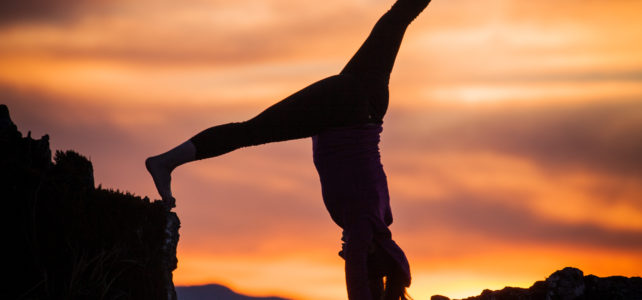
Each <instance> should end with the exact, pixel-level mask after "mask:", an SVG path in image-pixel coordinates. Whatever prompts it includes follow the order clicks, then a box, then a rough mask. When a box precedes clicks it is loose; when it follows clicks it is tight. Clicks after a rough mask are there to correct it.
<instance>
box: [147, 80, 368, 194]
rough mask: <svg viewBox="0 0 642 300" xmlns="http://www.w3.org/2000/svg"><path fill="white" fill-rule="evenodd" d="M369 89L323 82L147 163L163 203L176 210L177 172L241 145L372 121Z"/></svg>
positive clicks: (355, 83) (352, 83)
mask: <svg viewBox="0 0 642 300" xmlns="http://www.w3.org/2000/svg"><path fill="white" fill-rule="evenodd" d="M367 94H368V91H367V90H366V89H365V88H364V87H363V86H362V85H361V84H360V82H359V81H358V80H357V78H356V77H355V76H352V75H349V74H344V75H337V76H332V77H329V78H326V79H324V80H321V81H318V82H316V83H314V84H312V85H310V86H308V87H306V88H304V89H302V90H301V91H299V92H297V93H295V94H293V95H291V96H289V97H287V98H286V99H284V100H282V101H280V102H278V103H276V104H274V105H272V106H271V107H269V108H268V109H266V110H265V111H263V112H262V113H260V114H259V115H257V116H256V117H254V118H252V119H250V120H248V121H245V122H240V123H229V124H223V125H219V126H214V127H211V128H208V129H206V130H204V131H202V132H200V133H199V134H197V135H196V136H194V137H192V138H191V139H190V140H189V141H187V142H185V143H183V144H181V145H179V146H178V147H176V148H174V149H172V150H170V151H168V152H165V153H163V154H161V155H158V156H154V157H150V158H149V159H147V160H146V162H145V165H146V167H147V170H148V171H149V172H150V174H151V175H152V178H153V179H154V184H155V185H156V189H157V190H158V192H159V194H160V195H161V197H162V198H163V200H164V201H165V202H166V203H168V205H169V206H173V201H174V200H173V197H172V193H171V189H170V181H171V176H170V174H171V172H172V170H174V168H176V167H177V166H179V165H181V164H184V163H187V162H190V161H193V160H197V159H205V158H209V157H214V156H218V155H221V154H225V153H227V152H230V151H233V150H235V149H238V148H241V147H247V146H252V145H259V144H264V143H269V142H277V141H284V140H291V139H298V138H304V137H309V136H312V135H315V134H318V133H319V132H320V131H322V130H323V129H325V128H329V127H341V126H348V125H354V124H363V123H366V122H368V117H369V114H368V104H367V102H368V97H367V96H365V95H367Z"/></svg>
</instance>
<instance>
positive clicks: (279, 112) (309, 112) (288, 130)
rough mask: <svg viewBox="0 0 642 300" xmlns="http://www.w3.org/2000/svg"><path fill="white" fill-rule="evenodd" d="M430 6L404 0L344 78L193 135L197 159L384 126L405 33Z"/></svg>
mask: <svg viewBox="0 0 642 300" xmlns="http://www.w3.org/2000/svg"><path fill="white" fill-rule="evenodd" d="M429 2H430V0H398V1H397V2H396V3H395V4H394V5H393V6H392V8H390V10H389V11H388V12H386V13H385V14H384V15H383V16H382V17H381V18H380V19H379V21H378V22H377V23H376V25H375V26H374V28H373V29H372V32H371V33H370V35H369V36H368V38H367V39H366V41H365V42H364V43H363V45H362V46H361V47H360V48H359V50H358V51H357V53H356V54H355V55H354V56H353V57H352V59H351V60H350V61H349V62H348V64H347V65H346V66H345V67H344V69H343V70H342V71H341V72H340V73H339V74H338V75H335V76H331V77H328V78H325V79H323V80H320V81H318V82H316V83H313V84H311V85H309V86H308V87H306V88H304V89H302V90H300V91H298V92H296V93H294V94H293V95H291V96H289V97H287V98H285V99H283V100H282V101H280V102H278V103H276V104H274V105H272V106H271V107H269V108H267V109H266V110H264V111H263V112H261V113H260V114H259V115H257V116H256V117H254V118H252V119H250V120H247V121H245V122H238V123H228V124H223V125H219V126H214V127H211V128H208V129H206V130H204V131H202V132H200V133H198V134H197V135H195V136H194V137H192V138H191V139H190V140H191V141H192V143H194V146H195V148H196V158H197V159H205V158H210V157H214V156H219V155H221V154H225V153H227V152H230V151H233V150H236V149H239V148H242V147H247V146H254V145H260V144H265V143H270V142H278V141H285V140H292V139H299V138H305V137H310V136H314V135H317V134H319V133H320V132H322V131H324V130H326V129H328V128H334V127H344V126H352V125H359V124H367V123H378V124H380V123H382V122H383V116H384V115H385V113H386V110H387V108H388V82H389V79H390V73H391V72H392V67H393V65H394V62H395V58H396V56H397V52H398V51H399V46H400V45H401V41H402V39H403V35H404V33H405V31H406V28H407V27H408V25H409V24H410V23H411V22H412V20H414V19H415V18H416V17H417V16H418V15H419V13H421V11H423V9H424V8H425V7H426V6H427V5H428V3H429Z"/></svg>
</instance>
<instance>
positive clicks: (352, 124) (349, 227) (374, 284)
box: [145, 0, 430, 300]
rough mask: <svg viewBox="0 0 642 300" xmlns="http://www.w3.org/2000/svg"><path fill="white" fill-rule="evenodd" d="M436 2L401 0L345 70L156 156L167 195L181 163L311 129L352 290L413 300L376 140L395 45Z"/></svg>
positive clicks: (159, 182)
mask: <svg viewBox="0 0 642 300" xmlns="http://www.w3.org/2000/svg"><path fill="white" fill-rule="evenodd" d="M429 2H430V0H398V1H396V2H395V3H394V4H393V6H392V7H391V8H390V10H389V11H388V12H386V13H385V14H384V15H383V16H382V17H381V18H380V19H379V20H378V22H377V23H376V24H375V26H374V28H373V29H372V32H371V33H370V35H369V36H368V38H367V39H366V41H365V42H364V43H363V45H362V46H361V47H360V48H359V50H358V51H357V52H356V54H355V55H354V56H353V57H352V59H351V60H350V61H349V62H348V63H347V65H346V66H345V67H344V69H343V70H342V71H341V72H340V73H339V74H338V75H335V76H331V77H328V78H325V79H323V80H320V81H318V82H316V83H314V84H312V85H310V86H308V87H306V88H304V89H302V90H300V91H298V92H296V93H295V94H293V95H291V96H289V97H287V98H285V99H284V100H282V101H280V102H278V103H276V104H274V105H272V106H271V107H269V108H267V109H266V110H265V111H263V112H261V113H260V114H259V115H257V116H256V117H254V118H252V119H250V120H247V121H245V122H239V123H228V124H223V125H218V126H214V127H211V128H208V129H206V130H204V131H202V132H200V133H198V134H197V135H195V136H194V137H192V138H191V139H189V140H188V141H186V142H185V143H183V144H181V145H179V146H177V147H176V148H174V149H171V150H170V151H168V152H165V153H163V154H160V155H157V156H153V157H150V158H148V159H147V160H146V161H145V165H146V167H147V170H148V171H149V173H150V174H151V176H152V178H153V180H154V184H155V185H156V188H157V190H158V193H159V194H160V196H161V197H162V199H163V201H164V202H165V203H166V204H167V205H168V206H169V207H173V206H174V201H175V200H174V198H173V196H172V192H171V188H170V181H171V176H170V174H171V172H172V171H173V170H174V168H176V167H177V166H179V165H182V164H184V163H187V162H190V161H194V160H200V159H205V158H210V157H214V156H218V155H222V154H225V153H227V152H230V151H233V150H235V149H239V148H242V147H247V146H252V145H260V144H264V143H269V142H277V141H285V140H292V139H299V138H305V137H312V140H313V153H314V155H313V157H314V164H315V167H316V169H317V171H318V173H319V177H320V181H321V187H322V195H323V201H324V203H325V205H326V208H327V209H328V211H329V213H330V216H331V217H332V219H333V221H334V222H335V223H336V224H337V225H339V226H340V227H341V228H342V229H343V237H342V240H343V247H342V250H341V252H340V253H339V254H340V255H341V257H343V258H344V260H345V272H346V285H347V290H348V298H349V299H350V300H371V299H386V300H391V299H395V300H396V299H406V296H405V288H406V287H408V286H410V278H411V277H410V268H409V265H408V261H407V259H406V256H405V254H404V253H403V251H402V250H401V248H400V247H399V246H398V245H397V244H396V243H395V242H394V241H393V240H392V238H391V233H390V230H389V229H388V226H389V225H390V224H391V223H392V214H391V211H390V200H389V195H388V186H387V181H386V175H385V173H384V170H383V166H382V165H381V159H380V155H379V146H378V145H379V141H380V133H381V132H382V124H383V117H384V115H385V113H386V110H387V108H388V96H389V95H388V82H389V78H390V73H391V72H392V68H393V65H394V61H395V58H396V56H397V52H398V50H399V47H400V45H401V41H402V39H403V36H404V33H405V31H406V28H407V27H408V25H409V24H410V23H411V22H412V21H413V20H414V19H415V18H416V17H417V16H418V15H419V14H420V13H421V12H422V11H423V10H424V9H425V8H426V6H427V5H428V3H429ZM384 277H385V278H386V280H385V285H384V280H383V278H384Z"/></svg>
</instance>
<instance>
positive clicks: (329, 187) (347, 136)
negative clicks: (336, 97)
mask: <svg viewBox="0 0 642 300" xmlns="http://www.w3.org/2000/svg"><path fill="white" fill-rule="evenodd" d="M381 132H382V127H381V125H380V124H364V125H356V126H350V127H342V128H331V129H328V130H325V131H324V132H322V133H320V134H318V135H316V136H314V137H312V145H313V153H314V154H313V155H314V164H315V167H316V169H317V172H318V173H319V178H320V180H321V192H322V195H323V202H324V203H325V206H326V208H327V209H328V212H330V216H331V217H332V220H333V221H334V222H335V223H336V224H337V225H339V226H340V227H341V228H343V229H346V226H347V223H349V222H350V221H351V220H354V219H360V218H367V219H369V220H370V221H371V222H373V224H374V225H375V232H377V231H380V230H383V231H385V230H386V229H387V227H388V226H389V225H390V224H391V223H392V213H391V211H390V197H389V195H388V184H387V180H386V174H385V173H384V171H383V165H382V164H381V156H380V154H379V141H380V134H381Z"/></svg>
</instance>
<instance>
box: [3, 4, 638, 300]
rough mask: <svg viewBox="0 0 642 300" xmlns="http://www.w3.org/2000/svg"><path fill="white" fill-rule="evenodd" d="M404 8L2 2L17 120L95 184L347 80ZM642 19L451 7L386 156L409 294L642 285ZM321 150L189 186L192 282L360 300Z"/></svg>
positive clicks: (412, 34)
mask: <svg viewBox="0 0 642 300" xmlns="http://www.w3.org/2000/svg"><path fill="white" fill-rule="evenodd" d="M393 2H394V1H393V0H324V1H322V2H319V1H307V0H235V1H223V0H184V1H167V0H154V1H152V0H139V1H125V0H90V1H87V0H83V1H81V0H52V1H37V0H28V1H2V2H1V4H0V103H4V104H7V105H8V106H9V110H10V112H11V115H12V118H13V120H14V122H15V123H16V124H17V125H18V127H19V129H20V130H21V131H22V132H23V134H25V135H26V133H27V131H29V130H30V131H31V132H32V135H33V136H35V137H40V136H41V135H44V134H49V135H50V137H51V146H52V149H60V150H66V149H74V150H76V151H78V152H80V153H81V154H84V155H86V156H88V157H89V158H90V159H91V161H92V162H93V164H94V169H95V180H96V183H97V184H102V186H103V187H106V188H114V189H116V188H118V189H120V190H126V191H130V192H132V193H135V194H137V195H142V196H145V195H148V196H150V198H157V197H158V196H157V194H156V192H155V189H154V186H153V183H152V180H151V178H150V177H149V176H148V175H147V173H146V171H145V169H144V165H143V161H144V159H145V158H146V157H147V156H150V155H155V154H158V153H160V152H163V151H166V150H168V149H169V148H171V147H173V146H175V145H177V144H179V143H181V142H183V141H185V140H186V139H188V138H189V137H191V136H192V135H194V134H195V133H197V132H199V131H201V130H203V129H205V128H207V127H210V126H212V125H216V124H222V123H227V122H232V121H241V120H245V119H248V118H251V117H253V116H254V115H256V114H257V113H259V112H260V111H262V110H263V109H264V108H265V107H267V106H268V105H271V104H272V103H274V102H276V101H278V100H280V99H282V98H284V97H286V96H288V95H289V94H291V93H293V92H295V91H297V90H298V89H300V88H303V87H305V86H306V85H308V84H310V83H313V82H314V81H316V80H319V79H322V78H324V77H327V76H330V75H334V74H336V73H337V72H339V71H340V70H341V69H342V67H343V65H344V64H345V63H346V62H347V61H348V59H349V58H350V56H351V55H352V54H353V53H354V51H355V50H356V49H357V48H358V46H359V45H360V44H361V42H362V41H363V40H364V39H365V37H366V36H367V34H368V33H369V31H370V29H371V27H372V25H373V24H374V23H375V22H376V20H377V19H378V18H379V16H380V15H382V14H383V13H384V12H385V11H386V10H387V8H389V7H390V5H392V3H393ZM641 11H642V1H638V0H609V1H594V0H563V1H559V0H555V1H554V0H539V1H518V0H484V1H480V0H433V3H432V4H431V5H430V6H429V7H428V9H427V10H426V11H425V12H424V13H423V14H422V15H421V16H420V17H419V18H418V19H417V20H416V21H415V22H414V23H413V24H412V25H411V26H410V28H409V30H408V32H407V34H406V36H405V40H404V43H403V45H402V48H401V50H400V53H399V56H398V58H397V64H396V65H395V69H394V71H393V74H392V79H391V83H390V94H391V99H390V107H389V110H388V114H387V116H386V118H385V120H384V122H385V123H384V132H383V138H382V139H383V140H382V145H381V151H382V157H383V164H384V166H385V169H386V172H387V175H388V179H389V184H390V193H391V201H392V209H393V215H394V217H395V222H394V224H393V225H392V226H391V230H392V232H393V238H394V239H395V240H397V241H398V243H399V244H400V245H401V247H402V248H403V249H404V250H405V251H406V253H407V255H408V258H409V260H410V264H411V270H412V273H413V285H412V287H411V288H410V290H409V292H410V294H411V295H412V296H413V297H414V298H415V299H418V300H419V299H428V298H429V296H430V295H434V294H443V295H446V296H449V297H465V296H472V295H477V294H479V293H480V292H481V291H482V289H484V288H490V289H499V288H502V287H504V286H506V285H512V286H522V287H527V286H530V284H531V283H533V282H534V281H536V280H541V279H543V278H545V277H546V276H547V275H549V274H550V273H552V272H553V271H555V270H558V269H561V268H563V267H565V266H574V267H578V268H580V269H582V270H583V271H584V272H585V273H586V274H595V275H598V276H609V275H625V276H642V156H641V154H642V18H640V12H641ZM311 147H312V145H311V141H310V140H309V139H303V140H296V141H290V142H283V143H276V144H269V145H265V146H261V147H252V148H246V149H242V150H239V151H235V152H233V153H230V154H228V155H225V156H222V157H217V158H214V159H209V160H205V161H200V162H198V163H192V164H188V165H186V166H184V167H181V168H179V169H177V170H176V171H175V173H174V182H173V188H174V195H175V196H176V198H177V207H176V209H175V211H176V212H177V213H178V215H179V217H180V218H181V221H182V227H181V230H180V234H181V238H180V242H179V245H178V247H179V248H178V260H179V263H178V269H177V270H176V271H175V272H174V279H175V283H176V285H197V284H206V283H221V284H224V285H227V286H229V287H231V288H233V289H236V290H237V291H240V292H243V293H247V294H251V295H268V294H272V295H279V296H284V297H292V298H294V299H301V300H333V299H345V298H346V296H345V284H344V274H343V261H342V260H341V258H340V257H339V256H338V255H337V252H338V251H339V250H340V247H341V241H340V237H341V230H340V228H339V227H337V226H336V225H335V224H334V223H332V221H331V219H330V217H329V215H328V213H327V212H326V211H325V208H324V206H323V203H322V199H321V192H320V191H321V190H320V185H319V179H318V177H317V175H316V171H315V170H314V166H313V164H312V159H311V154H312V153H311Z"/></svg>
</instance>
